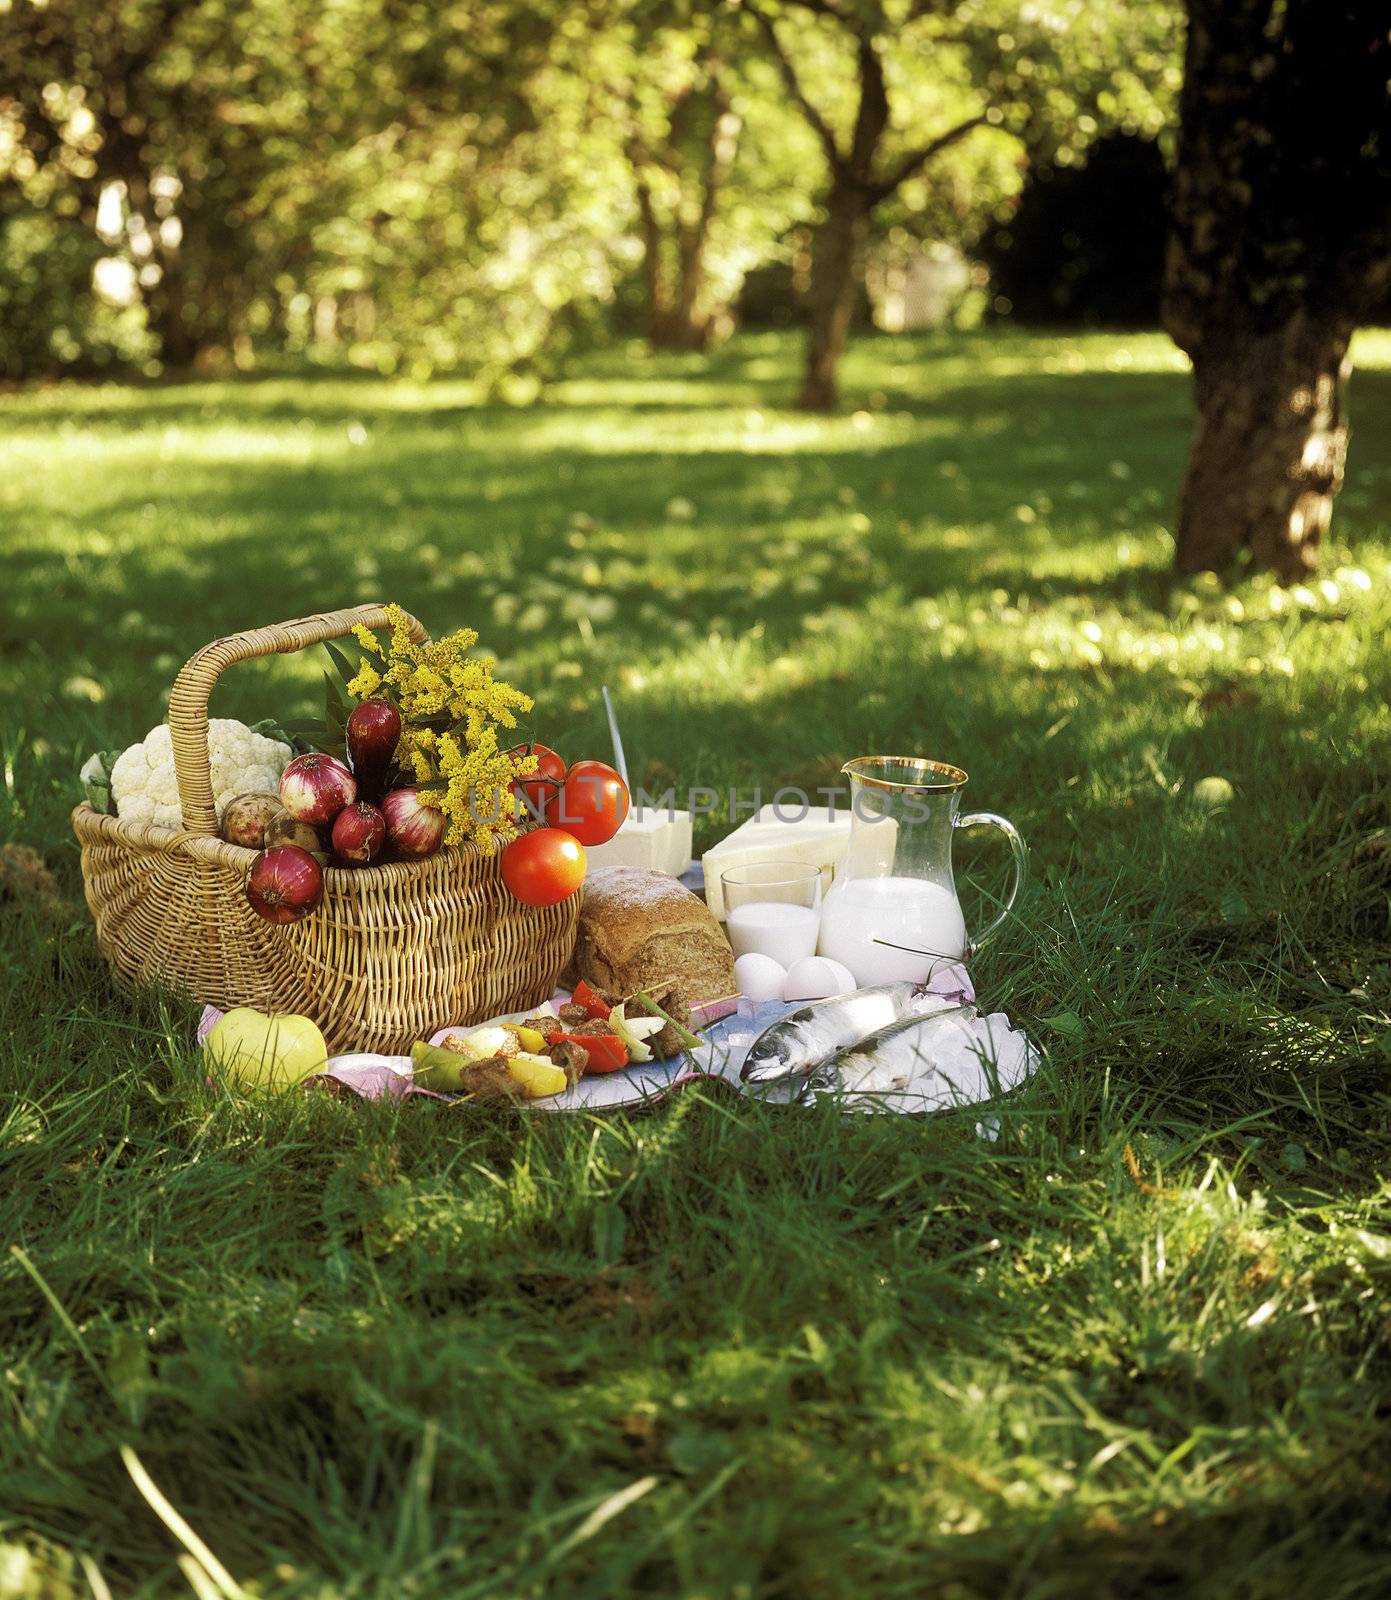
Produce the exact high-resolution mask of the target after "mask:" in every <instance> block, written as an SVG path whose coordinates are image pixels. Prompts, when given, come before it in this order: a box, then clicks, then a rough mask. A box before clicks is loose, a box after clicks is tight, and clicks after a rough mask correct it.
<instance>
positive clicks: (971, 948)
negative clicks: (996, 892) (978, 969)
mask: <svg viewBox="0 0 1391 1600" xmlns="http://www.w3.org/2000/svg"><path fill="white" fill-rule="evenodd" d="M954 826H956V827H958V828H998V829H999V830H1000V832H1001V833H1002V834H1004V836H1005V838H1006V839H1007V840H1008V841H1009V852H1010V855H1011V856H1012V857H1013V860H1014V881H1013V882H1012V883H1011V884H1010V886H1009V893H1008V894H1007V895H1006V896H1005V903H1004V906H1003V908H1002V909H1001V911H1000V914H999V916H998V917H996V918H995V920H994V921H993V922H991V923H989V924H988V925H987V926H986V927H984V928H982V929H981V931H980V932H979V933H978V934H977V935H976V937H975V938H974V939H971V940H968V942H967V944H968V948H967V952H966V954H967V957H968V958H969V957H970V956H973V955H975V953H976V952H977V951H978V950H980V949H981V948H982V947H983V946H984V945H986V944H988V943H989V941H990V940H991V939H993V938H994V937H995V935H996V934H997V933H998V932H999V931H1000V929H1001V928H1002V927H1003V926H1004V923H1005V920H1006V918H1007V917H1008V916H1009V914H1010V912H1011V911H1013V910H1014V902H1015V901H1016V900H1018V898H1019V891H1020V890H1021V889H1022V888H1023V887H1024V878H1025V875H1026V873H1027V871H1028V862H1029V853H1028V849H1027V847H1026V846H1025V844H1024V837H1023V835H1022V834H1021V833H1020V832H1019V829H1018V828H1016V827H1015V825H1014V824H1013V823H1012V822H1011V821H1010V820H1009V818H1008V817H1001V816H997V815H996V814H995V813H994V812H993V811H973V812H971V814H970V815H969V816H966V817H958V818H957V819H956V822H955V824H954Z"/></svg>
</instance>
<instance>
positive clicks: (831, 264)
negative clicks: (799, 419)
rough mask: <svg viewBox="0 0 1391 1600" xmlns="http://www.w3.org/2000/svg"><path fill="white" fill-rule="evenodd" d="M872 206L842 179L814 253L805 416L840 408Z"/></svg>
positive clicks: (829, 201) (804, 385) (803, 403)
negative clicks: (839, 386) (841, 371)
mask: <svg viewBox="0 0 1391 1600" xmlns="http://www.w3.org/2000/svg"><path fill="white" fill-rule="evenodd" d="M872 203H873V202H872V198H871V196H870V195H869V194H868V193H867V192H866V191H865V190H864V189H863V188H862V187H860V186H859V185H857V184H855V183H852V182H850V181H848V180H846V179H845V178H844V177H842V176H841V175H840V174H837V175H836V177H835V179H834V181H833V183H832V185H831V193H830V196H829V198H828V199H827V202H826V220H825V221H824V222H823V223H822V224H821V227H820V228H819V229H818V230H817V234H816V243H815V246H814V248H813V254H812V267H811V331H810V334H809V335H808V339H807V365H806V375H805V377H804V378H803V380H802V393H801V398H800V399H799V401H798V404H799V405H800V406H801V408H802V410H803V411H830V410H832V409H833V408H834V406H835V403H836V371H837V368H838V367H839V365H840V358H841V356H842V355H843V354H844V353H845V340H846V335H847V334H848V333H849V331H850V318H851V316H852V315H853V313H854V310H855V283H856V277H855V268H856V264H857V261H858V258H859V254H860V251H861V249H862V247H863V245H864V240H865V234H866V232H867V231H868V225H869V213H870V208H871V205H872Z"/></svg>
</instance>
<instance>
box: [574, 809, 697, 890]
mask: <svg viewBox="0 0 1391 1600" xmlns="http://www.w3.org/2000/svg"><path fill="white" fill-rule="evenodd" d="M585 857H586V860H587V862H588V864H589V865H590V866H591V867H650V868H651V869H652V870H653V871H654V872H665V873H666V874H668V876H670V877H673V878H679V877H680V876H681V874H682V873H683V872H685V871H686V870H687V869H688V868H689V867H690V864H691V813H690V812H689V811H668V810H666V809H665V808H664V807H661V806H645V807H644V806H634V807H633V809H632V810H631V811H630V812H629V813H628V815H627V816H626V817H624V819H623V826H622V827H621V828H620V829H619V830H618V832H617V833H616V834H614V836H613V838H612V839H610V840H609V842H608V843H607V844H592V845H589V846H588V847H587V849H586V851H585Z"/></svg>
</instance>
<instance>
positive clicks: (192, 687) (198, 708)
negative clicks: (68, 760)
mask: <svg viewBox="0 0 1391 1600" xmlns="http://www.w3.org/2000/svg"><path fill="white" fill-rule="evenodd" d="M358 623H363V624H365V625H366V626H367V627H369V628H387V627H390V626H391V624H390V621H389V620H388V618H387V614H386V607H385V606H380V605H373V606H351V607H349V608H348V609H347V610H345V611H326V612H324V613H323V615H322V616H317V617H299V618H297V619H296V620H295V621H293V622H275V623H272V624H271V626H270V627H268V628H252V629H250V630H249V631H248V632H246V633H233V634H229V635H228V636H227V638H225V639H214V640H213V642H212V643H211V644H205V645H204V646H203V648H202V649H201V650H199V651H198V652H197V653H196V654H195V655H192V656H190V657H189V658H188V660H187V661H186V662H185V663H184V665H183V667H182V668H181V669H180V672H179V675H178V677H177V678H175V679H174V687H173V690H172V691H171V692H170V695H169V732H170V735H171V738H172V741H173V745H174V775H175V777H176V778H177V779H178V782H179V803H180V805H181V806H182V807H183V814H184V827H185V829H187V831H188V832H189V833H199V834H211V835H213V836H214V837H216V834H217V806H216V805H215V803H214V800H213V784H212V768H211V765H210V763H209V758H208V697H209V696H210V695H211V694H212V692H213V685H214V684H215V683H216V682H217V680H218V679H219V678H220V677H221V676H222V673H223V670H224V669H225V668H227V667H230V666H231V665H232V663H233V662H235V661H251V660H254V659H255V657H257V656H276V655H289V654H290V653H291V652H292V651H294V650H304V649H306V648H307V647H308V646H309V645H311V644H322V643H323V642H324V640H325V639H340V638H342V636H343V635H344V634H346V633H351V632H352V631H353V629H354V627H356V626H357V624H358ZM406 624H407V626H408V627H409V628H410V632H411V638H412V639H414V640H415V641H416V642H417V643H419V642H420V641H421V640H422V639H427V638H429V634H427V633H426V631H425V629H424V628H423V627H421V625H420V624H419V623H418V622H417V621H416V619H415V618H414V617H413V616H411V615H410V613H409V612H407V613H406Z"/></svg>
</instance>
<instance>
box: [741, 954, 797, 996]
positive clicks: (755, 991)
mask: <svg viewBox="0 0 1391 1600" xmlns="http://www.w3.org/2000/svg"><path fill="white" fill-rule="evenodd" d="M734 981H735V983H737V984H738V985H739V993H740V994H742V995H746V996H747V997H748V998H749V999H750V1000H781V999H782V986H783V984H784V983H785V982H786V981H787V968H786V967H785V966H783V964H782V962H781V961H774V960H773V958H772V956H761V955H759V953H758V951H757V950H750V951H749V952H748V953H747V955H742V956H740V957H739V959H738V960H737V961H736V962H735V963H734Z"/></svg>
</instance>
